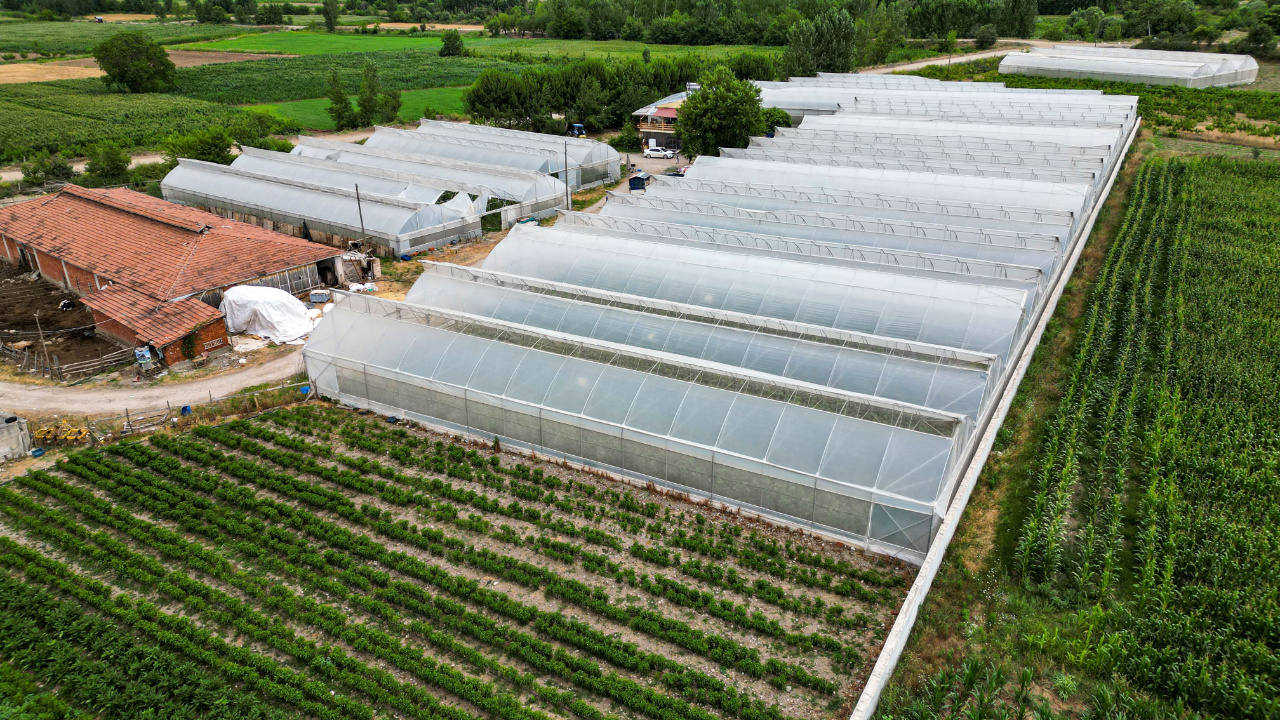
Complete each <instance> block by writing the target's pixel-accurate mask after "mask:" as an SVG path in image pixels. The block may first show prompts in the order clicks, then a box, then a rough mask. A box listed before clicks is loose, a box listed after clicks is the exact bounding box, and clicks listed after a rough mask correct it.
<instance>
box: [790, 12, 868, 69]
mask: <svg viewBox="0 0 1280 720" xmlns="http://www.w3.org/2000/svg"><path fill="white" fill-rule="evenodd" d="M855 35H856V32H855V30H854V23H853V19H852V18H850V17H849V13H847V12H845V11H844V10H837V9H834V8H832V9H828V10H827V11H826V12H824V13H823V14H821V15H819V16H818V17H817V18H815V19H814V20H813V22H808V21H804V22H800V23H797V24H796V25H794V26H793V27H792V28H791V32H790V34H789V35H788V42H787V50H786V52H785V53H784V54H783V64H784V66H785V67H786V68H787V72H788V74H790V75H797V76H808V75H815V74H817V73H820V72H831V73H847V72H851V71H853V69H854V38H855Z"/></svg>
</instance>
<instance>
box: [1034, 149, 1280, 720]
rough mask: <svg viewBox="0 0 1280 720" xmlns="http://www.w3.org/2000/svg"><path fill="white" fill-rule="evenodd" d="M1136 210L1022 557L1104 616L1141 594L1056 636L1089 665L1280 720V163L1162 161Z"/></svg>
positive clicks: (1115, 259) (1110, 269) (1040, 475)
mask: <svg viewBox="0 0 1280 720" xmlns="http://www.w3.org/2000/svg"><path fill="white" fill-rule="evenodd" d="M1133 197H1134V201H1133V202H1132V203H1131V204H1130V208H1129V211H1128V216H1127V217H1126V219H1125V225H1124V228H1123V230H1122V232H1121V234H1120V236H1119V237H1118V238H1117V242H1116V243H1115V244H1114V245H1113V246H1112V249H1111V250H1110V252H1109V257H1108V259H1107V265H1106V268H1105V269H1104V271H1103V275H1102V276H1101V277H1100V279H1099V283H1098V285H1097V287H1096V288H1095V290H1094V300H1093V304H1092V307H1091V310H1090V313H1089V316H1088V319H1087V326H1086V330H1085V334H1084V335H1083V336H1082V338H1081V340H1080V345H1079V350H1078V354H1077V357H1076V361H1075V363H1074V365H1073V367H1074V375H1073V376H1072V378H1071V381H1070V383H1069V384H1068V385H1067V386H1066V388H1065V392H1066V394H1065V396H1064V398H1063V402H1062V403H1061V404H1060V405H1059V408H1058V411H1057V415H1056V417H1055V419H1054V421H1053V424H1052V432H1051V434H1050V435H1049V436H1048V437H1047V438H1046V440H1045V442H1044V443H1043V445H1042V447H1041V448H1040V458H1041V461H1040V467H1039V469H1038V472H1037V474H1036V476H1035V477H1036V478H1037V487H1036V489H1035V490H1036V493H1035V495H1034V502H1033V503H1032V504H1031V506H1030V508H1029V512H1028V513H1027V516H1026V518H1025V519H1024V521H1023V532H1022V535H1021V538H1020V541H1019V545H1018V548H1017V550H1016V555H1015V564H1016V566H1017V570H1018V572H1019V573H1020V574H1021V575H1022V576H1023V577H1026V578H1028V579H1030V580H1032V581H1036V582H1050V583H1055V584H1060V585H1061V586H1063V587H1064V588H1065V589H1067V590H1068V591H1069V592H1072V593H1075V594H1077V595H1079V596H1080V597H1082V598H1084V599H1086V600H1088V601H1100V602H1102V603H1103V604H1102V605H1099V606H1098V607H1099V608H1102V607H1106V606H1107V601H1110V600H1112V599H1117V598H1118V599H1122V600H1123V601H1124V602H1122V603H1121V604H1119V605H1117V606H1115V607H1114V609H1113V610H1110V611H1099V612H1095V613H1092V614H1088V613H1082V615H1081V617H1080V618H1079V627H1077V628H1075V632H1074V633H1073V634H1072V636H1070V637H1064V638H1045V639H1043V641H1044V642H1046V643H1062V644H1063V645H1064V646H1065V647H1066V648H1069V649H1067V650H1066V652H1068V653H1071V654H1073V655H1075V656H1077V657H1079V658H1080V659H1081V662H1082V664H1084V665H1085V666H1086V667H1089V668H1091V669H1093V670H1095V671H1096V672H1098V673H1100V674H1105V673H1107V672H1109V671H1114V672H1117V673H1120V674H1122V675H1123V676H1125V677H1126V678H1128V679H1129V681H1130V682H1131V683H1132V684H1133V685H1135V686H1137V687H1140V688H1142V689H1144V690H1148V691H1150V692H1152V693H1154V694H1156V695H1158V696H1162V697H1165V698H1168V699H1170V700H1174V699H1177V700H1179V701H1180V702H1182V703H1184V704H1186V705H1187V706H1189V707H1191V708H1195V709H1197V710H1200V711H1202V712H1208V713H1212V714H1214V715H1217V716H1220V717H1232V718H1259V719H1261V718H1274V717H1276V716H1277V714H1280V694H1278V693H1277V688H1280V664H1278V663H1277V652H1278V651H1280V637H1278V636H1277V635H1276V630H1277V628H1280V622H1278V620H1280V606H1278V605H1277V589H1278V588H1280V503H1277V502H1276V499H1277V498H1280V473H1277V472H1276V448H1277V447H1278V446H1280V414H1277V413H1276V411H1275V409H1276V407H1277V406H1278V403H1280V311H1278V310H1277V307H1278V306H1277V288H1280V245H1278V244H1277V240H1280V217H1278V216H1277V214H1276V212H1275V208H1276V207H1277V203H1278V202H1280V167H1277V166H1276V165H1275V164H1273V163H1262V162H1249V161H1244V162H1242V161H1233V160H1224V159H1204V160H1195V161H1182V160H1175V161H1171V162H1160V161H1156V162H1153V163H1150V164H1148V165H1147V167H1146V168H1145V169H1144V170H1143V172H1142V175H1141V176H1140V177H1139V179H1138V185H1137V186H1136V187H1135V189H1134V196H1133ZM1127 518H1130V519H1132V522H1133V524H1132V526H1131V527H1130V528H1128V529H1127V528H1126V519H1127ZM1127 530H1128V531H1127ZM1126 540H1127V542H1126Z"/></svg>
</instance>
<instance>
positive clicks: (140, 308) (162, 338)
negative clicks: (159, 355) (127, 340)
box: [81, 285, 222, 348]
mask: <svg viewBox="0 0 1280 720" xmlns="http://www.w3.org/2000/svg"><path fill="white" fill-rule="evenodd" d="M81 300H82V301H83V302H84V304H85V305H88V306H89V307H91V308H93V309H94V310H97V311H98V312H100V313H102V314H103V315H106V316H107V317H110V318H111V319H112V320H115V321H116V322H119V323H120V324H121V325H124V326H125V327H127V328H129V329H130V330H132V331H133V333H134V334H135V335H137V336H138V340H140V341H141V342H144V343H151V344H152V345H154V346H156V347H158V348H159V347H164V346H165V345H168V344H169V343H171V342H174V341H176V340H179V339H181V338H182V337H184V336H185V335H187V334H189V333H191V332H193V331H195V330H196V329H198V328H200V327H202V326H204V325H206V324H208V323H211V322H213V321H215V320H217V319H218V318H220V317H222V313H221V312H220V311H218V310H217V309H215V308H213V307H210V306H209V305H206V304H205V303H203V302H201V301H199V300H197V299H195V298H187V299H185V300H179V301H177V302H171V301H168V300H157V299H156V298H153V297H148V296H146V295H143V294H142V293H139V292H135V291H133V290H130V289H129V288H126V287H123V286H121V285H109V286H107V287H104V288H102V289H101V290H99V291H97V292H95V293H91V294H89V295H85V296H84V297H83V298H81Z"/></svg>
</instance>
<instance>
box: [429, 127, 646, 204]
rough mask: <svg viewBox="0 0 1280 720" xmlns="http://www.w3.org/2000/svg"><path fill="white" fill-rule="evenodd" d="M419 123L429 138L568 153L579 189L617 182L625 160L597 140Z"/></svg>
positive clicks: (570, 166) (492, 128)
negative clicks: (476, 141)
mask: <svg viewBox="0 0 1280 720" xmlns="http://www.w3.org/2000/svg"><path fill="white" fill-rule="evenodd" d="M418 123H419V125H418V132H420V133H422V134H424V135H427V136H428V137H457V138H474V139H477V140H485V141H491V142H501V143H514V144H516V145H519V146H521V147H536V148H539V149H541V150H549V151H551V152H558V153H561V154H562V155H563V154H567V156H568V161H569V168H570V170H571V171H572V170H573V169H575V168H576V169H577V171H578V173H579V174H580V176H581V177H580V178H579V180H578V184H577V185H576V186H575V187H577V188H579V189H580V188H587V187H593V186H595V185H600V184H602V183H606V182H616V181H618V180H619V179H620V178H621V177H622V158H621V157H620V156H619V155H618V151H617V150H614V149H613V148H612V147H609V145H607V144H605V143H602V142H598V141H596V140H588V139H587V138H575V137H563V136H555V135H547V134H545V133H536V132H527V131H524V130H508V129H506V128H497V127H493V126H491V125H474V124H471V123H456V122H440V121H438V120H427V119H425V118H424V119H422V120H419V121H418Z"/></svg>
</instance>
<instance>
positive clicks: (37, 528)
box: [0, 405, 912, 720]
mask: <svg viewBox="0 0 1280 720" xmlns="http://www.w3.org/2000/svg"><path fill="white" fill-rule="evenodd" d="M0 523H3V525H4V527H5V531H4V533H3V535H2V536H0V567H2V568H3V572H0V608H2V610H0V625H2V626H3V627H2V628H0V637H3V638H4V641H3V642H2V643H0V693H3V692H6V691H7V688H8V687H9V686H10V685H12V686H13V687H16V688H23V687H26V688H28V691H27V692H26V693H18V694H17V695H15V696H14V697H16V698H19V701H21V697H26V696H28V695H29V696H32V697H34V698H35V700H32V702H35V701H37V700H40V698H41V697H42V696H41V695H40V694H39V692H37V690H36V689H37V688H41V687H43V688H49V687H55V686H56V687H59V688H60V689H61V690H60V692H59V694H58V698H60V701H61V702H66V703H70V704H71V706H72V707H73V708H75V709H78V710H87V711H90V712H91V713H92V714H94V715H97V714H98V713H102V716H125V717H128V716H136V713H137V712H138V711H139V710H140V709H141V708H149V709H155V714H156V716H172V717H197V716H199V717H210V716H215V717H293V716H309V717H317V718H366V719H369V718H373V717H389V716H393V715H394V716H396V717H413V718H422V719H424V720H477V719H478V718H495V719H501V720H552V718H576V719H578V720H613V719H614V718H636V719H639V718H647V719H649V720H676V719H677V718H680V719H689V720H734V719H737V720H810V719H814V720H816V719H818V718H828V717H835V716H837V715H841V714H845V713H847V711H848V708H849V706H850V702H851V700H852V699H856V696H857V692H858V690H859V689H860V687H861V684H862V682H863V680H864V679H865V676H866V673H867V672H868V671H869V669H870V663H871V661H872V660H874V657H875V654H876V652H877V650H878V645H879V642H880V640H881V639H882V636H883V633H884V632H885V630H886V628H887V625H888V624H889V623H890V622H891V621H892V617H893V615H894V613H895V612H896V610H897V607H898V605H899V603H900V602H901V600H902V597H903V596H904V594H905V592H906V589H907V587H908V585H909V583H910V580H911V576H912V571H911V570H910V569H909V568H907V567H905V566H901V565H899V564H898V563H896V562H894V561H890V560H886V559H878V558H871V557H868V556H866V555H863V554H861V553H859V552H855V551H853V550H851V549H847V548H842V547H839V546H835V545H831V544H827V543H823V542H820V541H817V540H815V539H812V538H804V537H802V536H800V535H792V534H789V533H787V532H785V531H781V530H779V529H777V528H772V527H769V526H765V525H762V524H756V523H755V522H754V521H750V520H748V519H746V518H742V517H739V516H735V515H730V514H726V513H722V512H720V511H717V510H711V509H709V508H705V507H700V506H695V505H690V504H688V503H686V502H684V501H682V500H680V499H679V498H673V497H668V496H666V495H662V494H659V493H657V492H654V491H651V490H645V489H640V488H631V489H628V488H627V487H625V486H618V485H616V484H614V483H612V482H609V481H605V480H603V479H601V478H599V477H596V476H593V475H589V474H584V473H580V472H578V471H575V470H572V469H569V468H567V467H562V466H557V465H551V464H546V463H543V462H541V461H538V460H536V459H533V460H530V459H528V458H525V457H523V456H513V455H510V454H506V453H504V452H502V451H501V450H500V449H499V448H497V447H496V446H495V447H492V448H491V447H489V446H487V445H475V444H472V445H459V444H455V442H450V440H449V438H446V437H444V436H437V435H433V434H429V433H427V432H425V431H421V430H418V429H412V428H406V427H405V426H404V425H394V424H389V423H386V422H383V421H382V420H381V419H380V418H377V417H376V416H370V415H360V414H357V413H355V412H351V411H346V410H342V409H338V408H332V407H325V406H320V405H308V406H304V407H300V408H287V409H282V410H277V411H273V412H271V413H268V414H266V415H263V416H260V417H258V418H255V419H252V420H236V421H232V422H228V423H226V424H223V425H220V426H201V427H196V428H195V429H194V430H193V431H192V432H191V433H189V434H184V435H158V436H154V437H152V438H151V439H150V440H149V441H145V442H129V443H120V444H115V445H109V446H106V447H104V448H100V449H96V450H82V451H77V452H74V453H71V454H70V455H68V456H67V457H65V458H64V459H61V460H59V462H58V463H57V464H56V466H54V467H52V468H50V469H48V470H36V471H32V472H30V473H28V474H26V475H24V476H21V477H18V478H16V479H14V480H13V481H12V482H10V483H9V484H7V485H4V486H0ZM51 636H57V637H58V638H59V642H58V643H56V644H53V643H49V642H47V640H48V638H49V637H51ZM232 688H235V689H234V690H233V689H232ZM95 693H98V694H101V695H102V696H101V697H96V696H95ZM19 696H21V697H19Z"/></svg>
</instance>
